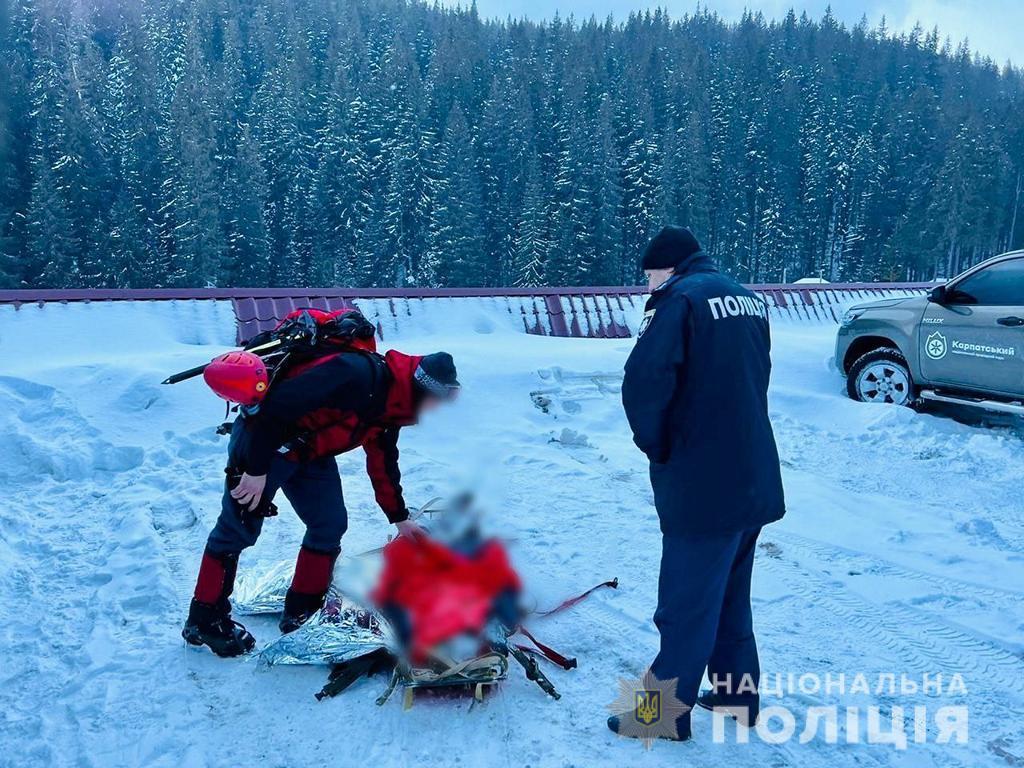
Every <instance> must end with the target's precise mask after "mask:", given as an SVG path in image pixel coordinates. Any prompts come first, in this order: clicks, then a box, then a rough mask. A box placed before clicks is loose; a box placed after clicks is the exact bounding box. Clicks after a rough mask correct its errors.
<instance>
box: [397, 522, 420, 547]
mask: <svg viewBox="0 0 1024 768" xmlns="http://www.w3.org/2000/svg"><path fill="white" fill-rule="evenodd" d="M395 527H396V528H398V535H399V536H405V537H406V538H407V539H411V540H412V541H415V542H419V541H423V540H424V539H426V538H427V532H426V531H424V530H423V529H422V528H420V527H419V526H418V525H416V523H414V522H413V521H412V520H403V521H402V522H400V523H395Z"/></svg>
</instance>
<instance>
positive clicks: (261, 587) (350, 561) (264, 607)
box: [231, 556, 379, 616]
mask: <svg viewBox="0 0 1024 768" xmlns="http://www.w3.org/2000/svg"><path fill="white" fill-rule="evenodd" d="M378 568H379V563H378V562H376V560H372V559H370V558H365V557H344V556H343V557H340V558H338V562H337V563H336V564H335V566H334V578H333V579H332V581H331V587H330V589H329V591H328V592H327V600H328V601H330V600H341V598H342V593H341V591H340V590H339V589H338V585H344V586H345V592H346V594H348V595H349V596H350V597H352V598H354V599H356V600H363V599H365V596H366V594H367V592H368V590H369V585H370V584H372V583H373V582H374V580H375V578H376V571H377V570H378ZM294 572H295V561H294V560H285V561H283V562H280V563H275V564H274V565H271V566H270V567H269V568H267V569H265V570H263V571H260V570H251V571H246V572H245V573H242V574H240V575H239V578H238V583H237V584H236V585H235V591H234V593H233V594H232V595H231V605H232V608H233V609H234V612H235V613H236V614H238V615H239V616H252V615H256V614H266V613H281V612H282V611H283V610H284V596H285V593H286V592H287V591H288V587H289V586H290V585H291V583H292V574H293V573H294Z"/></svg>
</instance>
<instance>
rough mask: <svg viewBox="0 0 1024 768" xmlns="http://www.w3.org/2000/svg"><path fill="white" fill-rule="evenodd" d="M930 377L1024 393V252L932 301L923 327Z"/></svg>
mask: <svg viewBox="0 0 1024 768" xmlns="http://www.w3.org/2000/svg"><path fill="white" fill-rule="evenodd" d="M919 337H920V338H919V342H918V343H919V344H920V352H921V356H920V359H921V372H922V373H923V374H924V378H925V380H926V381H927V382H929V383H932V384H938V385H942V384H947V385H950V386H953V387H957V388H963V389H969V390H979V391H983V392H992V393H998V394H1002V395H1007V396H1021V395H1024V257H1016V258H1010V259H1006V260H1003V261H997V262H995V263H994V264H991V265H989V266H988V267H985V268H983V269H981V270H978V271H976V272H970V273H968V274H967V276H966V277H963V278H961V279H959V280H954V281H953V282H952V283H950V284H949V286H948V287H947V291H946V300H945V301H944V302H943V303H942V304H938V303H936V302H934V301H932V302H929V303H928V306H927V308H926V309H925V313H924V316H923V318H922V323H921V326H920V331H919Z"/></svg>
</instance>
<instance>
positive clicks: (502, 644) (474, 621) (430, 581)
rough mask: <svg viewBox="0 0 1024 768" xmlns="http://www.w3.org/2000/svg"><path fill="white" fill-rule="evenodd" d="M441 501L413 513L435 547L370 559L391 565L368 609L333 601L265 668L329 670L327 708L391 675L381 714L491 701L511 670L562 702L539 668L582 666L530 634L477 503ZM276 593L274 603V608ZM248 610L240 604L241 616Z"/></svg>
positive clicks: (275, 582) (339, 598)
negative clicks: (417, 705)
mask: <svg viewBox="0 0 1024 768" xmlns="http://www.w3.org/2000/svg"><path fill="white" fill-rule="evenodd" d="M436 502H437V500H434V501H433V502H431V503H430V504H428V505H426V506H425V507H424V508H422V509H421V510H420V511H419V512H417V513H416V514H415V517H416V519H417V520H418V521H419V522H421V524H422V525H423V526H424V528H426V529H427V530H429V531H430V533H431V537H430V538H429V539H426V540H422V541H412V540H409V539H406V538H404V537H400V538H397V539H395V540H393V541H391V542H389V543H388V544H387V545H386V546H385V547H383V548H382V549H380V550H374V551H372V552H370V553H364V555H368V554H377V553H378V552H379V553H380V555H381V558H382V566H383V567H382V569H381V572H380V574H379V576H378V578H377V582H376V587H375V588H374V589H373V590H372V593H371V594H370V595H369V596H368V600H367V602H366V604H365V605H364V604H362V603H360V602H359V601H355V600H352V599H351V598H349V597H348V596H347V595H340V594H338V593H335V596H334V597H332V598H330V599H329V600H328V602H327V604H326V605H325V606H324V608H323V609H322V610H321V611H319V612H318V613H317V614H315V615H314V616H313V617H312V618H311V619H310V620H309V621H308V622H307V623H306V624H304V625H303V626H301V627H300V628H299V629H298V630H296V631H295V632H293V633H290V634H287V635H283V636H282V637H281V638H280V639H278V640H276V641H274V642H273V643H271V644H270V645H269V646H267V647H266V648H264V649H263V650H262V651H261V653H260V656H261V659H262V660H263V661H264V662H266V663H269V664H281V663H285V664H309V663H326V664H329V665H331V667H332V671H331V674H330V678H329V679H328V681H327V684H326V685H324V687H323V689H322V690H321V691H320V692H319V693H318V694H317V698H318V699H321V700H322V699H324V698H329V697H332V696H335V695H337V694H339V693H341V692H342V691H344V690H345V689H346V688H348V687H349V686H350V685H352V684H353V683H354V682H355V681H356V680H358V679H360V678H362V677H364V676H372V675H375V674H380V673H388V674H389V676H390V677H389V681H388V684H387V686H386V688H385V689H384V691H383V693H382V694H381V695H380V696H379V697H378V699H377V704H379V705H383V704H384V703H385V702H387V701H388V700H389V699H390V698H391V697H392V695H393V694H394V693H395V691H396V690H397V689H399V688H401V689H402V699H403V702H404V707H405V708H406V709H408V708H409V707H411V706H412V704H413V701H414V699H415V697H416V696H417V695H418V694H420V693H425V692H427V691H429V692H431V693H432V694H435V695H454V696H461V695H471V696H472V697H473V698H474V699H475V700H476V701H483V699H484V698H485V696H486V694H487V693H488V692H489V691H492V690H494V688H495V687H496V686H497V685H499V684H500V683H501V682H503V681H504V680H507V679H508V676H509V670H510V667H511V666H512V662H515V663H516V664H517V665H519V666H521V667H522V668H523V670H524V672H525V674H526V677H527V679H529V680H531V681H534V682H536V683H537V685H538V686H539V687H540V688H541V689H542V690H543V691H544V692H545V693H546V694H548V695H549V696H551V697H552V698H555V699H558V698H560V694H559V693H558V691H557V690H556V689H555V687H554V685H553V684H552V683H551V681H550V680H549V679H548V678H547V676H546V675H545V674H544V672H543V671H542V670H541V668H540V664H539V662H538V660H539V659H546V660H548V661H550V662H552V663H554V664H556V665H557V666H559V667H561V668H562V669H565V670H569V669H573V668H574V667H576V666H577V664H576V660H575V659H573V658H569V657H566V656H563V655H562V654H560V653H558V652H557V651H555V650H554V649H552V648H550V647H548V646H546V645H544V644H543V643H541V642H540V641H538V640H537V639H536V638H535V637H534V635H533V634H532V633H531V632H530V630H529V629H527V628H526V627H525V626H524V624H523V621H524V619H525V618H526V615H525V612H524V611H523V610H522V609H521V608H520V607H519V606H520V600H519V597H520V592H521V584H520V580H519V576H518V574H517V573H516V571H515V570H514V569H513V568H512V566H511V563H510V561H509V559H508V556H507V553H506V551H505V548H504V546H503V545H502V544H501V543H500V542H499V541H497V540H496V539H488V538H484V537H482V536H481V535H480V530H479V525H478V523H479V519H478V517H477V516H476V515H475V514H474V513H473V512H472V499H471V498H469V497H462V498H458V499H456V500H454V501H453V502H452V503H450V504H449V505H447V506H446V507H445V508H443V509H438V508H436V507H435V506H434V505H435V504H436ZM425 518H429V520H425ZM273 574H274V576H273V579H272V580H268V582H267V588H266V589H264V590H263V592H264V594H262V595H260V594H255V593H251V591H250V590H248V589H243V590H241V592H242V594H243V596H244V597H245V599H246V600H247V601H248V605H249V606H258V607H259V609H260V610H263V609H266V608H267V607H268V606H270V605H271V604H273V602H274V599H276V594H277V593H279V591H280V590H281V589H282V585H283V584H284V582H285V580H284V578H283V575H282V574H278V573H277V572H276V571H275V572H273ZM616 586H618V582H617V581H616V580H612V581H608V582H604V583H602V584H599V585H597V586H596V587H593V588H592V589H589V590H587V591H586V592H584V593H583V594H581V595H579V596H577V597H574V598H571V599H569V600H566V601H564V602H563V603H561V604H560V605H558V606H557V607H556V608H554V609H552V610H550V611H544V612H535V613H534V615H536V616H550V615H553V614H555V613H558V612H561V611H563V610H566V609H568V608H571V607H572V606H574V605H576V604H577V603H578V602H580V601H581V600H583V599H584V598H586V597H587V596H588V595H589V594H591V593H592V592H593V591H595V590H597V589H600V588H602V587H612V588H614V587H616ZM268 591H270V592H273V593H274V594H273V595H272V598H274V599H271V600H268V599H267V594H266V592H268ZM246 607H247V606H246V605H241V606H239V605H236V609H241V610H240V612H244V610H245V608H246Z"/></svg>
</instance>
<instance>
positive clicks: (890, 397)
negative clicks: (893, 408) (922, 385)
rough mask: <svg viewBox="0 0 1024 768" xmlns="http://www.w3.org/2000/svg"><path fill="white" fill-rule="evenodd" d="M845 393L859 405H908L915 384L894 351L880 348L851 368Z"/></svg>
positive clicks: (896, 351)
mask: <svg viewBox="0 0 1024 768" xmlns="http://www.w3.org/2000/svg"><path fill="white" fill-rule="evenodd" d="M846 393H847V394H848V395H849V396H850V397H851V398H853V399H854V400H860V401H861V402H862V403H892V404H894V405H910V404H911V403H912V402H913V399H914V381H913V379H912V378H911V376H910V366H908V365H907V359H906V358H905V357H903V353H902V352H900V351H899V350H898V349H896V348H895V347H881V348H880V349H873V350H871V351H870V352H867V353H866V354H863V355H861V356H860V357H858V358H857V359H856V361H854V363H853V365H851V366H850V372H849V374H848V375H847V377H846Z"/></svg>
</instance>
